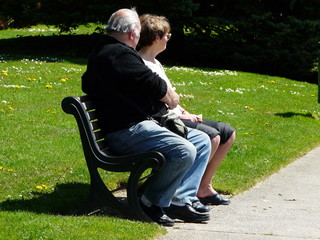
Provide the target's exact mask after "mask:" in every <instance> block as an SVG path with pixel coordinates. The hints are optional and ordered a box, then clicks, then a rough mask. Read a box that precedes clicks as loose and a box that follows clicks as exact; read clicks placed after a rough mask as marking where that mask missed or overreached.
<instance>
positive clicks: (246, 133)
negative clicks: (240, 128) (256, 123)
mask: <svg viewBox="0 0 320 240" xmlns="http://www.w3.org/2000/svg"><path fill="white" fill-rule="evenodd" d="M244 135H253V133H248V132H245V133H244Z"/></svg>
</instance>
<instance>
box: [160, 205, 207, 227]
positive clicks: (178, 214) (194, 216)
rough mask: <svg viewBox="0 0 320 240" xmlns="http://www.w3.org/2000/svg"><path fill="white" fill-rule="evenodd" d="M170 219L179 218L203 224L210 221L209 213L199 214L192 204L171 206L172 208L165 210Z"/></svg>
mask: <svg viewBox="0 0 320 240" xmlns="http://www.w3.org/2000/svg"><path fill="white" fill-rule="evenodd" d="M163 210H164V211H165V213H166V214H167V215H168V216H169V217H170V218H173V219H174V218H177V219H180V220H183V221H185V222H194V223H201V222H205V221H209V220H210V215H209V214H208V213H200V212H197V211H196V210H195V209H194V208H193V207H192V206H191V205H190V204H186V205H184V206H176V205H173V204H171V205H170V207H167V208H164V209H163Z"/></svg>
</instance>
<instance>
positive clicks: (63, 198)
mask: <svg viewBox="0 0 320 240" xmlns="http://www.w3.org/2000/svg"><path fill="white" fill-rule="evenodd" d="M88 192H89V185H88V184H84V183H65V184H58V185H57V186H56V187H55V189H54V191H53V192H52V193H41V192H32V193H31V194H32V195H33V198H32V199H23V198H21V199H14V200H6V201H3V202H1V203H0V210H2V211H29V212H34V213H38V214H53V215H74V213H75V212H76V211H77V210H78V209H79V208H80V207H81V206H82V204H83V203H84V202H85V201H86V199H87V196H88Z"/></svg>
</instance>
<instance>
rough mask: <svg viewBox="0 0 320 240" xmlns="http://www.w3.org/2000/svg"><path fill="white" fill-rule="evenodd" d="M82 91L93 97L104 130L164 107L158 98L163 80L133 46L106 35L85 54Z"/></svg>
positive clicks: (162, 91)
mask: <svg viewBox="0 0 320 240" xmlns="http://www.w3.org/2000/svg"><path fill="white" fill-rule="evenodd" d="M82 90H83V92H85V93H86V94H87V95H89V96H90V97H91V98H92V99H93V101H94V103H95V106H96V110H97V113H98V115H99V118H100V121H101V126H102V128H103V129H104V130H105V131H106V133H108V132H113V131H117V130H121V129H124V128H127V127H129V126H131V125H133V124H135V123H138V122H140V121H143V120H145V119H146V118H147V116H151V115H153V114H155V113H159V112H161V111H165V110H166V107H165V104H164V103H162V102H160V101H159V99H161V98H163V97H164V96H165V94H166V91H167V84H166V82H165V81H164V80H163V79H162V78H160V77H159V76H158V75H157V74H155V73H153V72H152V71H151V70H150V69H149V68H148V67H147V66H146V65H145V64H144V62H143V60H142V59H141V57H140V56H139V55H138V53H137V52H136V51H135V50H134V49H132V48H131V47H129V46H127V45H126V44H123V43H121V42H119V41H118V40H116V39H115V38H113V37H111V36H108V35H103V36H102V37H101V39H100V41H99V42H98V44H97V46H96V47H95V48H94V50H93V51H92V53H91V55H90V57H89V60H88V65H87V70H86V72H85V73H84V74H83V76H82ZM137 106H138V107H137Z"/></svg>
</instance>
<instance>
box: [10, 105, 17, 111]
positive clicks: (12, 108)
mask: <svg viewBox="0 0 320 240" xmlns="http://www.w3.org/2000/svg"><path fill="white" fill-rule="evenodd" d="M8 108H9V110H12V111H13V110H17V109H16V108H14V107H12V106H8Z"/></svg>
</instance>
